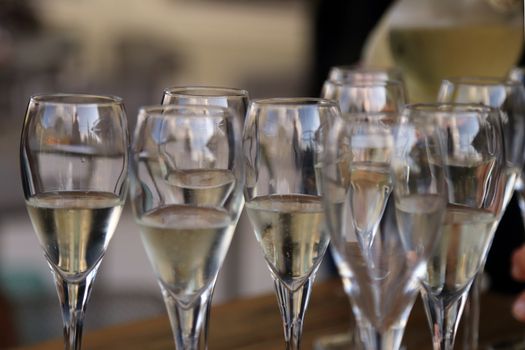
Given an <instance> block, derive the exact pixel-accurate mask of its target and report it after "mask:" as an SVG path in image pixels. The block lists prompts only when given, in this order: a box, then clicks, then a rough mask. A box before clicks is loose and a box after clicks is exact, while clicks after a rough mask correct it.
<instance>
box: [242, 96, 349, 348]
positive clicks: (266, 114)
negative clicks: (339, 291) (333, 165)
mask: <svg viewBox="0 0 525 350" xmlns="http://www.w3.org/2000/svg"><path fill="white" fill-rule="evenodd" d="M339 117H340V113H339V109H338V108H337V105H336V104H335V103H334V102H331V101H328V100H322V99H294V98H290V99H268V100H256V101H253V102H251V103H250V106H249V108H248V114H247V119H246V124H245V128H244V136H243V148H244V153H245V161H246V167H247V169H246V187H245V191H244V196H245V200H246V210H247V213H248V217H249V218H250V221H251V223H252V226H253V228H254V231H255V236H256V238H257V241H258V242H259V244H260V246H261V249H262V251H263V254H264V256H265V259H266V263H267V264H268V267H269V269H270V273H271V275H272V277H273V280H274V282H275V291H276V294H277V299H278V303H279V309H280V311H281V316H282V319H283V324H284V336H285V342H286V349H299V348H300V341H301V333H302V327H303V319H304V315H305V312H306V308H307V305H308V301H309V298H310V290H311V287H312V284H313V281H314V279H315V274H316V272H317V269H318V268H319V265H320V264H321V261H322V258H323V256H324V253H325V251H326V247H327V246H328V243H329V236H328V233H327V232H326V230H325V229H324V215H323V209H322V203H321V196H320V193H319V190H320V184H319V183H318V175H319V170H320V169H319V167H318V166H317V163H318V160H319V157H320V156H321V152H322V148H321V140H322V138H323V137H324V135H325V134H326V132H327V131H328V130H329V129H330V127H331V125H332V124H333V122H334V121H335V120H336V119H337V118H339Z"/></svg>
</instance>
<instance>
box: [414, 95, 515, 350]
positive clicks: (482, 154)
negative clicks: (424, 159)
mask: <svg viewBox="0 0 525 350" xmlns="http://www.w3.org/2000/svg"><path fill="white" fill-rule="evenodd" d="M418 114H419V118H426V119H434V120H437V121H438V123H439V124H440V128H442V129H443V130H444V132H443V133H442V135H446V138H445V142H444V143H445V145H446V147H445V149H446V152H445V153H444V154H443V167H444V168H445V170H446V171H447V185H448V186H447V193H448V204H447V209H446V213H445V220H444V224H443V232H442V236H441V239H440V241H439V243H438V247H437V249H435V250H434V252H433V254H432V256H431V258H430V261H429V263H428V267H427V270H426V274H425V276H424V277H423V278H422V279H421V280H422V283H421V284H422V288H421V295H422V298H423V303H424V306H425V310H426V313H427V317H428V320H429V323H430V329H431V333H432V341H433V346H434V349H452V348H453V346H454V340H455V334H456V330H457V326H458V323H459V319H460V317H461V314H462V312H463V308H464V305H465V301H466V298H467V295H468V291H469V288H470V286H471V284H472V281H473V279H474V277H475V276H476V274H477V273H478V271H479V270H480V268H481V267H482V266H483V263H484V261H485V259H486V256H487V253H488V250H489V247H490V243H491V242H492V237H493V235H494V232H495V229H496V226H497V224H498V221H499V218H500V215H501V212H502V210H503V208H504V204H505V200H506V199H505V197H506V194H507V192H508V189H507V188H506V185H507V183H508V180H509V178H508V176H507V175H508V172H507V169H506V168H505V161H504V159H503V158H504V149H503V147H504V146H503V134H502V131H501V124H500V122H501V121H500V115H499V112H498V111H497V110H494V109H492V108H489V107H485V106H482V105H468V104H463V105H462V104H437V105H423V106H422V107H419V110H418Z"/></svg>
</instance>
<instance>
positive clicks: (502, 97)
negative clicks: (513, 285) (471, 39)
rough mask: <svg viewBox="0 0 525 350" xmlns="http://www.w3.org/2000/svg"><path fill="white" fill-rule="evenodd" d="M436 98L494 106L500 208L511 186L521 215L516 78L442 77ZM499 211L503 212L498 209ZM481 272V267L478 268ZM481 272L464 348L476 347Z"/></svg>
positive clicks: (524, 150) (522, 94) (521, 111)
mask: <svg viewBox="0 0 525 350" xmlns="http://www.w3.org/2000/svg"><path fill="white" fill-rule="evenodd" d="M438 99H439V100H440V101H442V102H460V103H481V104H483V105H486V106H489V107H493V108H497V109H499V110H500V112H501V124H502V128H503V137H504V149H505V160H506V172H507V176H508V181H506V184H505V186H506V188H507V193H506V195H505V200H504V206H503V209H504V210H505V208H506V207H507V205H508V204H509V202H510V205H518V204H516V203H515V202H514V201H512V202H511V198H512V195H513V193H514V189H516V192H517V194H518V202H519V205H520V207H521V208H522V215H523V216H524V217H525V200H524V199H523V198H524V196H525V193H524V191H525V190H524V186H523V181H520V178H521V173H522V169H523V166H524V164H525V89H524V88H523V86H522V85H521V84H520V83H519V82H517V81H510V80H506V79H504V78H479V77H463V78H453V79H446V80H444V81H443V82H442V84H441V88H440V91H439V97H438ZM502 213H503V212H502ZM480 271H481V272H482V271H483V268H481V269H480ZM481 278H482V274H481V273H480V275H479V276H478V277H477V278H476V279H475V280H474V283H473V286H472V288H471V290H470V296H469V299H468V302H467V303H468V306H469V307H468V308H466V310H467V314H466V317H467V318H466V327H465V333H464V344H463V345H464V348H465V349H477V348H478V328H479V294H480V290H479V289H480V288H481Z"/></svg>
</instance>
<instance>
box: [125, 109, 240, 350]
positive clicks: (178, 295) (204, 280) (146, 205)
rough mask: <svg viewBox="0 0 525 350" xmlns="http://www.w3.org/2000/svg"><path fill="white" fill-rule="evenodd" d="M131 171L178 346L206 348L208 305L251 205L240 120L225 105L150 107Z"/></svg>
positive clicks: (138, 136) (138, 132)
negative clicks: (246, 202) (245, 197)
mask: <svg viewBox="0 0 525 350" xmlns="http://www.w3.org/2000/svg"><path fill="white" fill-rule="evenodd" d="M131 170H132V175H133V181H132V186H131V199H132V205H133V209H134V213H135V217H136V220H137V222H138V224H139V226H140V231H141V237H142V242H143V244H144V247H145V250H146V253H147V256H148V258H149V260H150V263H151V265H152V267H153V270H154V272H155V274H156V276H157V279H158V282H159V285H160V288H161V291H162V295H163V297H164V302H165V304H166V308H167V310H168V315H169V318H170V322H171V327H172V331H173V335H174V338H175V344H176V348H177V349H179V350H181V349H198V348H205V347H206V346H207V344H205V342H206V340H204V342H203V341H202V339H201V332H203V333H204V334H206V330H205V329H204V330H203V328H205V327H206V324H205V321H206V317H207V312H208V309H209V308H208V305H209V304H210V299H211V297H212V291H213V287H214V285H215V281H216V279H217V274H218V273H219V269H220V268H221V266H222V263H223V261H224V258H225V257H226V253H227V251H228V248H229V246H230V243H231V240H232V237H233V232H234V230H235V225H236V224H237V220H238V218H239V214H240V212H241V210H242V205H243V201H242V188H243V184H244V165H243V162H242V156H241V143H240V128H239V123H238V120H237V118H236V117H235V115H234V114H233V112H232V111H230V110H229V109H225V108H222V107H218V106H199V105H192V106H190V105H188V106H176V105H165V106H152V107H144V108H142V109H141V110H140V112H139V117H138V123H137V127H136V129H135V135H134V140H133V147H132V157H131Z"/></svg>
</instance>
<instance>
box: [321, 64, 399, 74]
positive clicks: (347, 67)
mask: <svg viewBox="0 0 525 350" xmlns="http://www.w3.org/2000/svg"><path fill="white" fill-rule="evenodd" d="M333 71H346V72H351V73H357V74H359V73H389V72H396V73H401V70H400V69H399V68H398V67H381V66H360V65H357V64H355V65H354V64H341V65H336V66H332V67H330V73H331V72H333Z"/></svg>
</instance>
